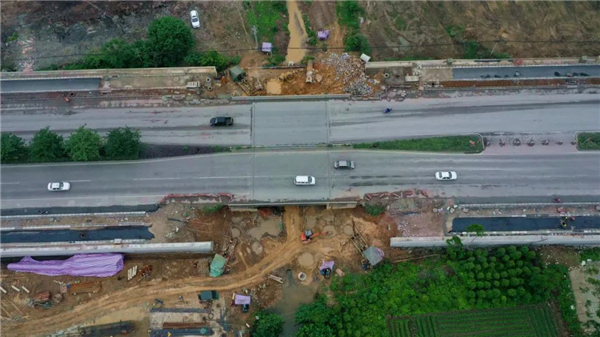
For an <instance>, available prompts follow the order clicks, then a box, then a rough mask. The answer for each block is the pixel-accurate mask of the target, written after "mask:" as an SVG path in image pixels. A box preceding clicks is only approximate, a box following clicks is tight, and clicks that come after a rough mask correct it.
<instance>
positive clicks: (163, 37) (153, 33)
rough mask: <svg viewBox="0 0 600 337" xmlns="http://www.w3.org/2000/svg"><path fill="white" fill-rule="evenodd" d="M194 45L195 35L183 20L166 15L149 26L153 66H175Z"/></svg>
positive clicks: (149, 50)
mask: <svg viewBox="0 0 600 337" xmlns="http://www.w3.org/2000/svg"><path fill="white" fill-rule="evenodd" d="M192 47H194V37H193V35H192V32H191V30H190V28H189V27H188V26H187V24H186V23H184V22H183V21H181V20H179V19H177V18H175V17H172V16H165V17H162V18H159V19H156V20H154V21H152V23H151V24H150V27H149V28H148V40H147V48H148V52H149V56H150V64H151V66H153V67H174V66H176V65H178V64H180V63H181V61H183V58H184V57H185V55H187V53H188V52H189V51H190V49H192Z"/></svg>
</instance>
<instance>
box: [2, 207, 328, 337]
mask: <svg viewBox="0 0 600 337" xmlns="http://www.w3.org/2000/svg"><path fill="white" fill-rule="evenodd" d="M300 222H301V214H300V208H299V207H286V211H285V212H284V216H283V223H284V224H285V230H286V235H287V237H286V242H285V243H284V244H283V245H281V246H279V247H278V248H276V249H275V250H273V251H272V252H271V253H270V254H268V255H267V256H265V258H264V259H263V260H262V261H260V262H259V263H257V264H255V265H253V266H252V267H251V268H250V269H247V270H245V271H244V272H242V273H239V274H233V275H226V276H222V277H219V278H208V277H206V278H192V277H190V278H184V279H179V280H174V281H168V280H166V281H163V280H153V281H151V282H148V283H146V284H142V285H139V286H134V287H131V288H127V289H123V290H121V291H118V292H113V293H110V294H107V295H106V296H103V297H101V298H99V299H97V300H94V301H89V302H87V303H84V304H81V305H78V306H74V307H73V308H72V310H70V311H68V312H61V313H60V318H57V317H56V315H53V316H48V317H43V318H38V319H36V321H35V324H32V323H33V322H31V321H30V320H23V321H21V322H17V323H14V322H3V326H2V328H3V331H2V332H3V335H6V336H38V335H45V334H49V333H52V332H56V331H58V330H62V329H66V328H68V327H71V326H74V325H79V324H82V323H84V322H85V321H88V320H91V319H96V318H98V317H101V316H103V315H106V314H108V313H110V312H113V311H117V310H122V309H126V308H129V307H132V306H135V305H139V304H141V303H144V302H151V301H153V300H154V299H155V298H165V297H169V296H178V295H182V294H187V293H197V292H199V291H202V290H218V291H226V290H234V289H239V288H242V287H250V286H251V285H253V284H255V283H259V282H263V281H264V279H265V278H266V275H267V274H269V273H271V272H272V271H273V270H275V269H277V268H279V267H282V266H284V265H286V264H288V263H290V262H291V261H293V260H294V258H295V257H296V256H297V255H298V254H300V253H301V252H304V251H307V250H311V251H316V250H319V249H323V248H324V247H326V246H327V245H331V241H329V240H322V241H318V242H316V243H314V244H311V245H308V246H306V245H303V244H302V243H301V242H300V240H299V238H300V234H301V225H302V224H301V223H300Z"/></svg>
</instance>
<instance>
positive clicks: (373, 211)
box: [364, 204, 385, 216]
mask: <svg viewBox="0 0 600 337" xmlns="http://www.w3.org/2000/svg"><path fill="white" fill-rule="evenodd" d="M364 207H365V211H366V212H367V213H368V214H369V215H372V216H378V215H380V214H383V213H385V206H382V205H371V204H366V205H365V206H364Z"/></svg>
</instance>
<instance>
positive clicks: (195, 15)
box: [190, 11, 200, 28]
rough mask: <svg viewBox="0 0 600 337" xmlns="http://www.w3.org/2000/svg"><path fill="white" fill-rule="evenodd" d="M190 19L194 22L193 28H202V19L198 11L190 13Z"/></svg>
mask: <svg viewBox="0 0 600 337" xmlns="http://www.w3.org/2000/svg"><path fill="white" fill-rule="evenodd" d="M190 18H191V20H192V27H193V28H200V18H199V17H198V12H197V11H191V12H190Z"/></svg>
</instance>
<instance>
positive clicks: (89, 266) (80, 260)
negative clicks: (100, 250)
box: [8, 254, 123, 277]
mask: <svg viewBox="0 0 600 337" xmlns="http://www.w3.org/2000/svg"><path fill="white" fill-rule="evenodd" d="M8 269H9V270H13V271H19V272H24V273H34V274H39V275H50V276H59V275H70V276H95V277H107V276H113V275H115V274H117V273H118V272H120V271H121V270H122V269H123V255H122V254H79V255H75V256H72V257H70V258H68V259H66V260H50V261H36V260H34V259H32V258H31V256H26V257H24V258H22V259H21V261H19V262H17V263H9V264H8Z"/></svg>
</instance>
